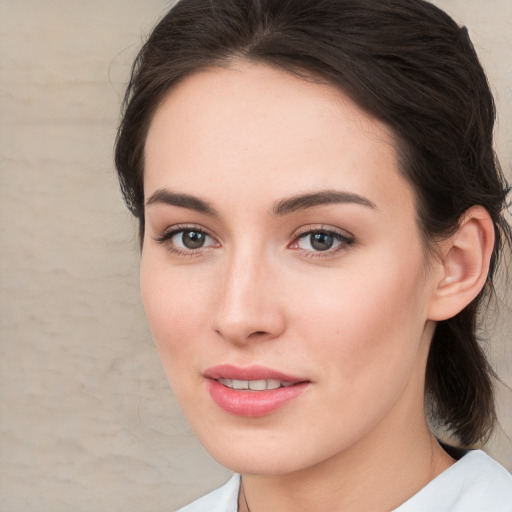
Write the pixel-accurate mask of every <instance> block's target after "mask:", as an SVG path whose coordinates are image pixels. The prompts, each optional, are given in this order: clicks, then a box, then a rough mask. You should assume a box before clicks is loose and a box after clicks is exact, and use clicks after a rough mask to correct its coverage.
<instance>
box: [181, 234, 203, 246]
mask: <svg viewBox="0 0 512 512" xmlns="http://www.w3.org/2000/svg"><path fill="white" fill-rule="evenodd" d="M205 240H206V236H205V234H204V233H201V232H200V231H184V232H183V235H182V236H181V241H182V242H183V245H184V246H185V247H186V248H187V249H199V248H201V247H202V246H203V245H204V243H205Z"/></svg>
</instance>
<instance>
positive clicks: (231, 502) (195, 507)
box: [177, 475, 240, 512]
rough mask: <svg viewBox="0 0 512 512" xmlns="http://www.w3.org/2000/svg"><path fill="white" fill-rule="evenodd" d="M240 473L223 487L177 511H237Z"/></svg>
mask: <svg viewBox="0 0 512 512" xmlns="http://www.w3.org/2000/svg"><path fill="white" fill-rule="evenodd" d="M239 486H240V475H233V477H232V478H231V479H230V480H229V481H228V482H227V483H225V484H224V485H223V486H222V487H219V488H218V489H215V490H214V491H212V492H210V493H208V494H206V495H205V496H203V497H202V498H199V499H198V500H196V501H194V502H193V503H190V504H189V505H186V506H185V507H183V508H180V509H179V510H178V511H177V512H237V509H238V488H239Z"/></svg>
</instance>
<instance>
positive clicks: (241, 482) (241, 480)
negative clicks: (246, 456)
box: [240, 477, 251, 512]
mask: <svg viewBox="0 0 512 512" xmlns="http://www.w3.org/2000/svg"><path fill="white" fill-rule="evenodd" d="M240 492H241V493H242V496H243V497H244V502H245V508H246V509H247V512H251V509H250V508H249V504H248V503H247V498H246V497H245V489H244V479H243V478H242V477H240Z"/></svg>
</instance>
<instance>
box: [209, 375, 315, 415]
mask: <svg viewBox="0 0 512 512" xmlns="http://www.w3.org/2000/svg"><path fill="white" fill-rule="evenodd" d="M308 385H309V383H308V382H301V383H299V384H294V385H293V386H288V387H285V388H277V389H267V390H265V391H248V390H238V389H231V388H228V387H226V386H223V385H222V384H221V383H220V382H218V381H216V380H213V379H208V382H207V386H208V391H209V392H210V395H211V397H212V398H213V401H214V402H215V403H216V404H217V405H218V406H219V407H220V408H221V409H224V410H225V411H226V412H229V413H231V414H235V415H237V416H245V417H248V418H256V417H258V416H266V415H267V414H270V413H272V412H274V411H276V410H277V409H279V408H280V407H282V406H284V405H285V404H286V403H288V402H289V401H290V400H293V399H294V398H297V397H298V396H299V395H300V394H302V393H303V392H304V391H305V390H306V388H307V387H308Z"/></svg>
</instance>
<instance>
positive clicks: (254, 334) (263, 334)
mask: <svg viewBox="0 0 512 512" xmlns="http://www.w3.org/2000/svg"><path fill="white" fill-rule="evenodd" d="M267 334H268V333H267V332H265V331H254V332H253V333H251V334H250V335H249V337H254V338H259V337H260V336H266V335H267Z"/></svg>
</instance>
